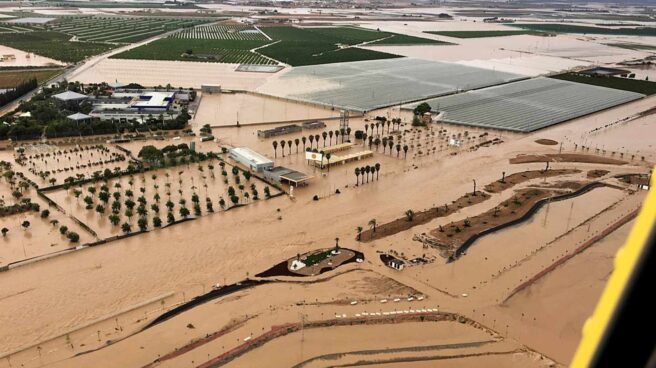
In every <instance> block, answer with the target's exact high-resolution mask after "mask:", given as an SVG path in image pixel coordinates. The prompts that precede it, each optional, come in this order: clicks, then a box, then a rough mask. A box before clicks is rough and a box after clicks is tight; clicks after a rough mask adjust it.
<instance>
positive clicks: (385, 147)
mask: <svg viewBox="0 0 656 368" xmlns="http://www.w3.org/2000/svg"><path fill="white" fill-rule="evenodd" d="M386 149H387V137H383V154H385V150H386Z"/></svg>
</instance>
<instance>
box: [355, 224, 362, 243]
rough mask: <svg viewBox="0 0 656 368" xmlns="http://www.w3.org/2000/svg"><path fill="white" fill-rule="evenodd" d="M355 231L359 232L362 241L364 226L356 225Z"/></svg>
mask: <svg viewBox="0 0 656 368" xmlns="http://www.w3.org/2000/svg"><path fill="white" fill-rule="evenodd" d="M355 231H356V232H357V233H358V241H360V239H362V226H358V227H356V228H355Z"/></svg>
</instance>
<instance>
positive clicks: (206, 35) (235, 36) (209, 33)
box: [171, 25, 267, 41]
mask: <svg viewBox="0 0 656 368" xmlns="http://www.w3.org/2000/svg"><path fill="white" fill-rule="evenodd" d="M171 38H185V39H194V40H198V39H200V40H240V41H245V40H251V41H266V40H267V38H266V36H264V35H263V34H262V33H261V32H260V31H258V30H257V29H255V28H253V27H248V26H240V25H230V26H226V25H209V26H202V27H194V28H187V29H184V30H182V31H180V32H177V33H176V34H174V35H172V36H171Z"/></svg>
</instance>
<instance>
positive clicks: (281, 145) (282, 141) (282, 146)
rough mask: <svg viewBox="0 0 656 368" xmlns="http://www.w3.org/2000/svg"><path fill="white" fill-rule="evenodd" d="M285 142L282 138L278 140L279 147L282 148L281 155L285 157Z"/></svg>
mask: <svg viewBox="0 0 656 368" xmlns="http://www.w3.org/2000/svg"><path fill="white" fill-rule="evenodd" d="M286 144H287V142H285V140H284V139H283V140H281V141H280V147H281V148H282V149H281V150H282V157H285V145H286Z"/></svg>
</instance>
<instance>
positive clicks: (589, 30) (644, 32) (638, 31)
mask: <svg viewBox="0 0 656 368" xmlns="http://www.w3.org/2000/svg"><path fill="white" fill-rule="evenodd" d="M509 25H510V26H513V27H518V28H522V29H525V30H530V31H536V32H555V33H583V34H600V35H613V36H656V28H654V27H634V28H605V27H588V26H577V25H572V24H553V23H546V24H545V23H541V24H533V23H531V24H509Z"/></svg>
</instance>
